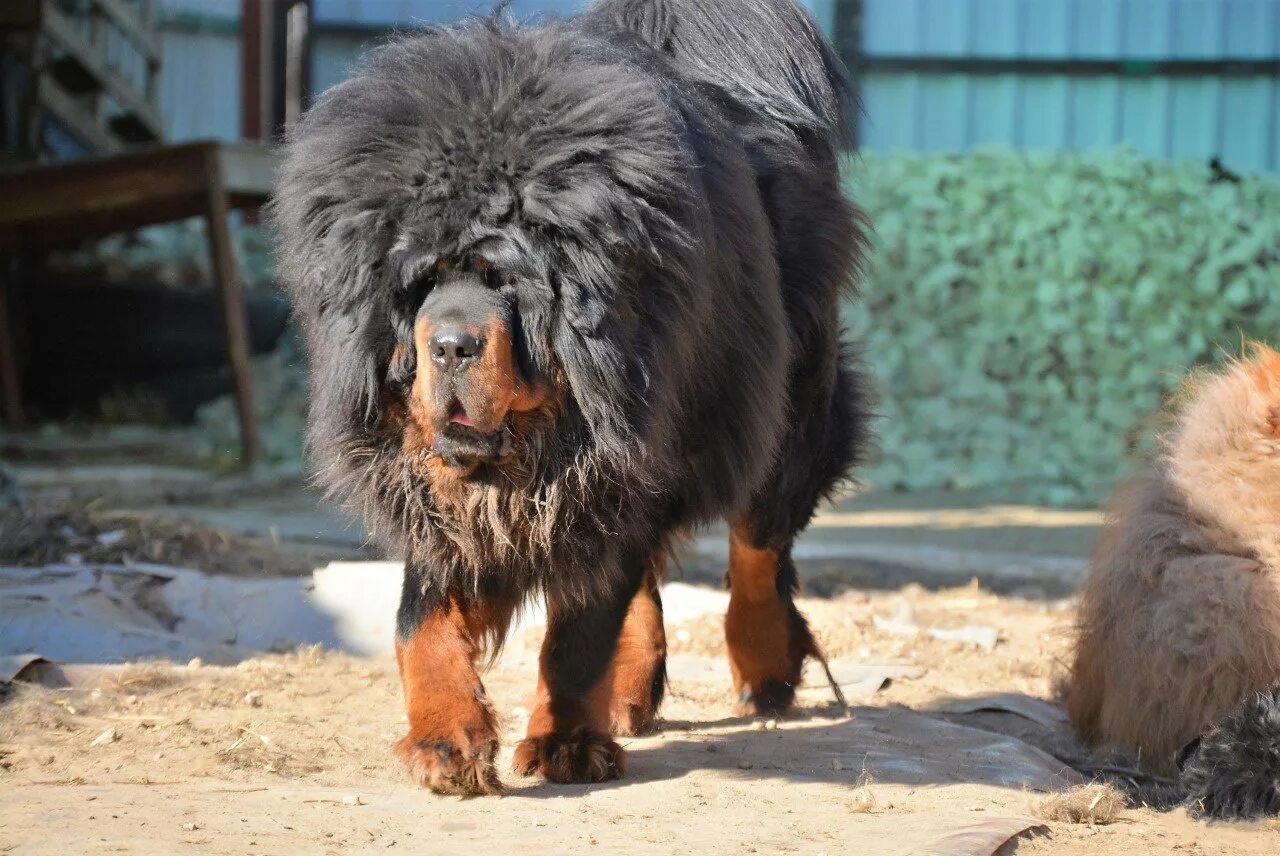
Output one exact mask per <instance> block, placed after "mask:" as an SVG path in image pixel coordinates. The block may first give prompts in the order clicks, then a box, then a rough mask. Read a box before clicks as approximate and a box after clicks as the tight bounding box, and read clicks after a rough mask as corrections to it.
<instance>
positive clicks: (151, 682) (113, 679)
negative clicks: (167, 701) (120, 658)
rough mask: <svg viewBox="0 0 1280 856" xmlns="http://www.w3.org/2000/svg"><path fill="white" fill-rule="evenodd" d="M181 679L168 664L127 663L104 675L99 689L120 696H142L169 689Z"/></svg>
mask: <svg viewBox="0 0 1280 856" xmlns="http://www.w3.org/2000/svg"><path fill="white" fill-rule="evenodd" d="M182 678H183V675H182V673H180V672H179V671H178V670H177V669H175V668H174V667H173V666H172V665H169V664H168V663H129V664H127V665H125V666H122V667H120V668H119V669H116V670H114V671H112V672H110V673H109V674H107V675H104V676H103V678H102V682H101V688H102V689H103V690H105V691H106V692H112V693H119V694H122V695H143V694H145V693H149V692H155V691H156V690H160V689H164V688H166V687H171V686H173V685H174V684H176V683H179V682H180V681H181V680H182Z"/></svg>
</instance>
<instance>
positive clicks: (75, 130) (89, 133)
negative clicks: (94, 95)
mask: <svg viewBox="0 0 1280 856" xmlns="http://www.w3.org/2000/svg"><path fill="white" fill-rule="evenodd" d="M34 102H35V103H36V104H38V105H39V106H40V108H42V109H43V110H45V111H47V112H48V113H50V114H52V115H53V117H54V118H55V119H57V121H58V124H60V125H62V127H63V128H65V129H66V131H67V133H69V134H71V136H73V137H75V138H76V140H78V141H79V142H80V143H81V144H82V145H83V146H85V147H86V148H87V149H89V150H90V151H92V152H94V153H96V154H100V155H108V154H111V153H112V152H114V151H117V150H118V149H119V148H120V141H119V140H118V139H117V138H116V137H114V136H112V135H111V134H110V133H108V132H107V129H106V128H103V127H101V126H100V125H98V124H97V123H96V122H94V121H93V114H92V112H91V111H89V110H86V109H84V108H83V107H81V106H80V105H79V104H77V103H76V100H75V99H74V98H72V97H71V96H70V95H68V94H67V93H66V90H64V89H63V88H62V87H61V86H59V85H58V84H57V83H55V82H54V81H53V80H52V79H50V77H49V76H48V75H45V74H42V75H40V77H39V79H38V80H37V81H36V85H35V98H34Z"/></svg>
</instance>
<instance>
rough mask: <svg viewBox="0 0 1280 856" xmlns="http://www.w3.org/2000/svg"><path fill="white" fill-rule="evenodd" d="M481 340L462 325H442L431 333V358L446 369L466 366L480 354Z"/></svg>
mask: <svg viewBox="0 0 1280 856" xmlns="http://www.w3.org/2000/svg"><path fill="white" fill-rule="evenodd" d="M480 345H481V342H480V340H479V339H477V338H476V337H475V336H472V335H471V334H470V333H468V332H467V331H466V330H463V329H462V328H461V327H441V328H440V329H438V330H436V331H435V332H434V333H432V334H431V338H430V339H428V340H427V347H428V348H430V349H431V359H432V360H433V361H434V362H435V364H436V365H438V366H440V367H441V368H445V369H452V368H455V367H463V368H465V367H466V366H467V365H470V364H471V363H472V362H474V361H475V359H476V357H478V356H480Z"/></svg>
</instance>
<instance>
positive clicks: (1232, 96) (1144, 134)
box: [162, 0, 1280, 171]
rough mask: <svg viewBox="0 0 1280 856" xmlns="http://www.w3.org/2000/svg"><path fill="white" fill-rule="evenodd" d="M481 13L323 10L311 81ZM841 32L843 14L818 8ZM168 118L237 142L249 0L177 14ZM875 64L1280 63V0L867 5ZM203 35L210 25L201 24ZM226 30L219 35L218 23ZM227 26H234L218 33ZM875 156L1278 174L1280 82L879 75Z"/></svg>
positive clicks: (195, 0) (536, 4) (194, 6)
mask: <svg viewBox="0 0 1280 856" xmlns="http://www.w3.org/2000/svg"><path fill="white" fill-rule="evenodd" d="M484 5H485V4H484V3H482V2H476V0H316V5H315V17H316V20H317V22H318V23H320V24H321V25H323V24H330V25H332V24H335V23H342V24H344V25H347V26H344V27H343V28H342V29H341V31H336V30H334V29H323V28H322V29H321V30H320V31H319V32H318V34H317V38H316V40H315V47H314V54H313V66H312V82H313V84H314V85H315V87H316V88H317V89H324V88H327V87H329V86H332V85H333V84H334V83H337V82H338V81H339V80H341V79H343V78H344V77H345V76H346V75H347V74H348V73H349V69H350V67H351V65H352V64H353V63H354V62H355V61H356V60H357V59H358V57H359V56H360V54H361V53H362V51H363V50H364V48H365V47H366V46H368V45H369V44H372V43H375V42H377V41H378V40H379V39H380V38H381V35H380V34H379V33H378V32H377V30H376V28H378V27H383V26H391V25H393V24H396V23H399V24H406V23H411V22H413V21H440V20H449V19H452V18H456V17H457V16H458V15H460V14H464V13H466V12H468V11H471V10H474V9H476V8H480V7H482V6H484ZM581 5H582V0H523V2H518V3H517V4H516V7H515V8H516V11H517V13H520V14H536V13H538V12H541V11H551V12H556V13H561V14H564V13H571V12H572V11H573V10H574V9H576V8H579V7H580V6H581ZM806 5H808V6H809V8H810V9H812V11H813V13H814V15H815V16H816V17H817V18H818V20H819V22H821V23H822V24H823V25H824V26H826V27H828V28H832V27H834V22H835V20H836V16H837V14H838V6H839V5H840V4H838V2H837V0H806ZM165 6H166V9H167V10H169V11H170V13H171V14H173V15H175V17H174V20H173V23H172V25H171V26H170V27H169V29H168V30H167V31H166V33H165V36H164V44H165V65H164V70H163V73H162V77H163V85H164V100H163V109H164V114H165V117H166V120H167V132H168V135H169V137H170V139H175V140H181V139H193V138H197V137H208V136H214V137H225V138H231V137H235V136H236V135H237V133H238V128H239V110H238V107H237V105H238V100H239V86H240V82H239V81H240V63H239V40H238V39H239V36H238V30H237V27H238V17H239V0H165ZM863 8H864V11H863V19H862V45H863V53H864V54H865V55H866V56H868V57H870V58H873V59H874V58H876V57H898V58H904V57H916V58H921V57H923V58H933V57H966V56H972V57H992V58H1005V57H1016V58H1075V57H1079V58H1089V59H1099V58H1101V59H1130V60H1158V59H1170V58H1199V59H1220V58H1227V59H1270V60H1276V61H1280V0H863ZM201 22H203V23H201ZM210 22H212V25H211V24H210ZM219 22H221V23H219ZM861 83H862V96H863V99H864V103H865V105H866V111H867V116H866V119H865V121H864V122H863V124H862V126H861V129H860V131H861V140H862V145H863V146H864V147H866V148H869V149H911V150H925V151H962V150H965V149H968V148H972V147H975V146H982V145H1004V146H1013V147H1018V148H1051V149H1074V148H1088V147H1098V146H1114V145H1119V144H1127V145H1130V146H1133V147H1134V148H1136V149H1139V150H1140V151H1144V152H1149V153H1151V154H1155V155H1160V156H1164V157H1171V158H1197V159H1203V158H1207V157H1209V156H1211V155H1219V156H1221V157H1222V158H1223V160H1224V161H1225V162H1226V163H1227V164H1228V165H1229V166H1231V167H1232V168H1237V169H1245V170H1262V171H1280V79H1278V78H1277V77H1276V76H1274V75H1272V76H1252V77H1219V78H1215V77H1178V78H1169V77H1157V76H1138V77H1133V76H1121V75H1110V76H1105V75H1104V76H1092V77H1074V76H1073V77H1068V76H1066V75H1018V74H998V75H996V74H987V75H968V74H942V73H919V72H909V71H907V72H903V71H893V72H883V71H875V72H869V73H867V74H865V75H863V77H862V81H861Z"/></svg>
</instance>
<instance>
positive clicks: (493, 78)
mask: <svg viewBox="0 0 1280 856" xmlns="http://www.w3.org/2000/svg"><path fill="white" fill-rule="evenodd" d="M842 74H843V71H842V69H841V67H840V63H839V61H838V60H837V59H836V58H835V56H834V54H833V51H832V49H831V47H830V46H829V45H828V44H827V43H826V42H825V41H824V40H823V37H822V36H821V34H820V32H819V30H818V28H817V27H816V25H815V24H814V22H813V21H812V20H811V19H810V18H809V16H808V14H807V13H806V12H804V11H803V10H802V9H801V8H800V7H798V6H796V5H795V4H794V3H793V2H792V0H603V2H601V3H598V4H597V5H595V6H594V7H592V8H590V9H589V10H588V11H587V12H585V13H584V14H582V15H581V16H579V17H577V18H575V19H573V20H569V21H563V22H559V21H557V22H552V23H545V24H542V25H540V26H518V25H515V24H510V23H503V22H502V21H500V20H498V19H497V18H493V19H488V20H477V21H472V22H469V23H464V24H460V25H458V26H451V27H440V28H434V29H431V30H428V31H426V32H424V33H422V34H420V35H415V36H413V37H412V38H406V39H403V40H400V41H396V42H395V43H393V44H391V45H389V46H387V47H385V48H383V49H382V50H380V51H379V52H378V53H377V54H376V56H375V57H374V58H373V59H372V60H371V62H370V63H369V64H368V65H367V67H365V68H364V69H363V70H362V71H360V72H359V73H358V74H356V75H355V76H354V77H353V78H352V79H350V80H348V81H347V82H345V83H343V84H341V85H339V86H336V87H334V88H333V89H331V90H329V91H328V92H326V93H325V94H324V95H323V96H322V97H321V98H320V99H319V101H318V103H317V104H316V105H315V107H314V108H313V109H312V110H311V111H310V112H309V113H308V114H307V115H306V117H305V118H304V119H303V120H302V121H301V123H300V124H299V126H298V128H297V130H296V132H295V133H294V134H293V136H292V139H291V141H290V143H289V150H288V157H287V164H286V167H285V170H284V174H283V178H282V181H281V184H280V187H279V193H278V198H277V200H276V202H275V208H274V211H275V219H276V223H277V226H278V228H279V231H280V236H281V261H282V267H283V272H284V274H285V278H286V279H287V281H288V283H289V287H290V289H291V292H292V296H293V299H294V303H295V306H296V311H297V313H298V315H299V316H300V319H301V322H302V325H303V327H304V329H305V332H306V337H307V344H308V348H309V352H310V358H311V369H312V400H311V429H310V444H311V451H312V455H313V456H314V458H315V460H316V461H317V463H318V467H319V479H320V480H321V481H322V482H323V483H324V484H325V485H326V486H327V487H328V488H330V489H331V490H332V492H333V493H334V494H335V495H337V496H339V497H342V498H345V499H347V500H350V501H352V502H354V503H355V504H357V505H358V506H360V507H361V509H362V510H363V512H364V513H365V515H366V516H367V519H368V521H369V523H370V526H371V528H372V530H373V531H374V533H375V534H376V536H378V537H380V538H382V539H384V540H385V541H386V542H388V544H389V545H390V546H393V547H395V548H397V549H398V550H400V551H401V552H402V553H403V556H404V558H405V563H406V565H405V577H404V592H403V595H402V601H401V605H400V611H399V621H398V634H397V639H396V650H397V657H398V661H399V666H400V674H401V678H402V681H403V686H404V694H405V701H406V704H407V707H408V718H409V733H408V734H407V735H406V736H405V738H404V739H403V740H402V741H401V742H400V744H399V753H400V754H401V755H402V756H403V758H404V760H405V761H406V763H407V764H408V766H409V769H410V770H411V772H412V775H413V777H414V778H415V780H417V781H418V782H419V783H421V784H422V785H425V786H427V787H429V788H431V789H432V790H435V791H439V792H443V793H462V794H474V793H492V792H496V791H498V790H499V789H500V784H499V779H498V776H497V773H496V770H495V766H494V757H495V753H496V751H497V745H498V732H497V729H496V727H495V714H494V711H493V710H492V708H491V707H490V704H489V702H488V700H487V697H486V695H485V692H484V688H483V686H482V685H481V682H480V677H479V675H478V672H477V667H476V660H477V657H478V655H479V654H480V652H482V651H483V650H485V649H486V648H489V647H491V646H492V645H494V644H496V643H500V641H501V639H502V637H503V634H504V632H505V630H506V628H507V625H508V623H509V622H510V620H511V618H512V615H513V613H514V612H515V610H517V609H518V608H519V607H520V605H521V604H522V603H523V602H524V601H525V600H526V599H527V598H529V597H531V596H534V595H539V594H540V595H543V596H544V597H545V599H546V602H547V605H548V627H547V635H546V641H545V643H544V645H543V648H542V655H541V661H540V675H539V679H538V701H537V705H536V709H535V710H534V712H533V714H532V717H531V719H530V722H529V729H528V735H527V737H526V738H525V739H524V740H523V741H521V742H520V744H519V745H518V747H517V749H516V753H515V768H516V770H517V772H519V773H523V774H532V773H535V772H540V773H542V774H543V775H544V776H546V777H547V778H549V779H551V780H553V781H557V782H591V781H601V780H605V779H610V778H613V777H616V776H618V775H619V774H620V773H621V772H622V770H623V751H622V749H621V748H619V746H618V744H617V743H616V742H614V740H613V739H612V735H613V734H616V733H635V732H639V731H642V730H644V729H646V728H648V727H649V726H650V725H651V724H652V723H653V721H654V716H655V711H656V708H657V706H658V703H659V701H660V700H661V697H662V693H663V687H664V683H665V666H664V657H665V650H666V644H665V639H664V635H663V628H662V607H661V603H660V602H659V598H658V590H659V589H658V586H659V582H660V581H661V579H662V576H663V572H664V565H665V558H666V554H667V552H668V550H669V548H670V545H671V543H672V540H673V538H674V537H675V535H676V533H680V532H682V531H685V530H688V529H689V528H691V527H695V526H697V525H699V524H702V523H705V522H707V521H710V520H712V519H714V518H720V517H723V518H726V519H727V520H728V521H729V523H730V526H731V529H732V535H731V539H730V560H729V574H728V576H729V585H730V589H731V593H732V595H731V601H730V605H729V610H728V616H727V618H726V621H725V634H726V638H727V642H728V649H729V658H730V662H731V664H732V671H733V677H734V681H735V683H736V686H737V690H738V692H739V694H740V698H741V702H742V705H743V706H744V708H745V709H746V710H748V711H751V712H759V713H770V714H776V713H778V712H780V711H783V710H785V709H786V708H787V707H788V706H789V705H790V703H791V702H792V699H793V696H794V691H795V686H796V684H797V682H798V681H799V679H800V672H801V665H802V663H803V661H804V659H805V657H806V656H807V655H810V654H816V653H817V646H816V645H815V643H814V641H813V637H812V636H811V634H810V632H809V629H808V627H807V626H806V624H805V620H804V618H803V617H802V616H801V615H800V613H799V612H798V611H797V610H796V608H795V606H794V605H793V602H792V598H793V593H794V591H795V589H796V574H795V567H794V565H793V563H792V560H791V545H792V541H793V539H794V538H795V536H796V534H797V533H798V532H799V531H800V530H801V529H803V528H804V527H805V526H806V525H807V523H808V522H809V519H810V517H811V516H812V514H813V510H814V507H815V505H816V504H817V503H818V502H819V501H820V500H821V499H822V498H823V497H824V496H825V495H827V494H828V493H829V492H830V491H831V490H832V489H833V486H835V485H836V484H837V482H838V481H840V480H841V479H842V477H844V476H845V474H846V472H847V471H848V469H849V468H850V466H851V465H852V464H853V463H854V462H855V461H856V460H857V458H858V457H859V453H860V450H861V448H862V446H863V443H864V439H865V433H866V427H865V426H866V422H867V417H866V413H865V402H864V398H865V397H864V393H863V389H862V380H861V378H860V376H859V374H858V372H857V370H856V369H855V367H854V365H853V361H852V358H851V356H850V353H849V351H848V350H847V348H846V347H845V346H843V345H842V344H841V341H840V331H839V323H838V304H839V301H840V299H841V294H842V291H843V290H845V289H848V288H849V287H850V284H851V281H852V276H853V273H854V269H855V268H856V266H857V263H858V260H859V255H860V252H861V250H862V246H863V238H862V235H863V231H862V226H861V221H860V217H859V215H858V212H857V211H856V209H855V208H853V207H852V206H851V205H850V203H849V202H847V201H846V200H845V198H844V197H843V196H842V195H841V192H840V189H839V186H838V153H837V149H838V146H839V142H840V137H841V132H842V128H843V126H844V122H845V118H844V112H843V101H844V92H843V84H842Z"/></svg>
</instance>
